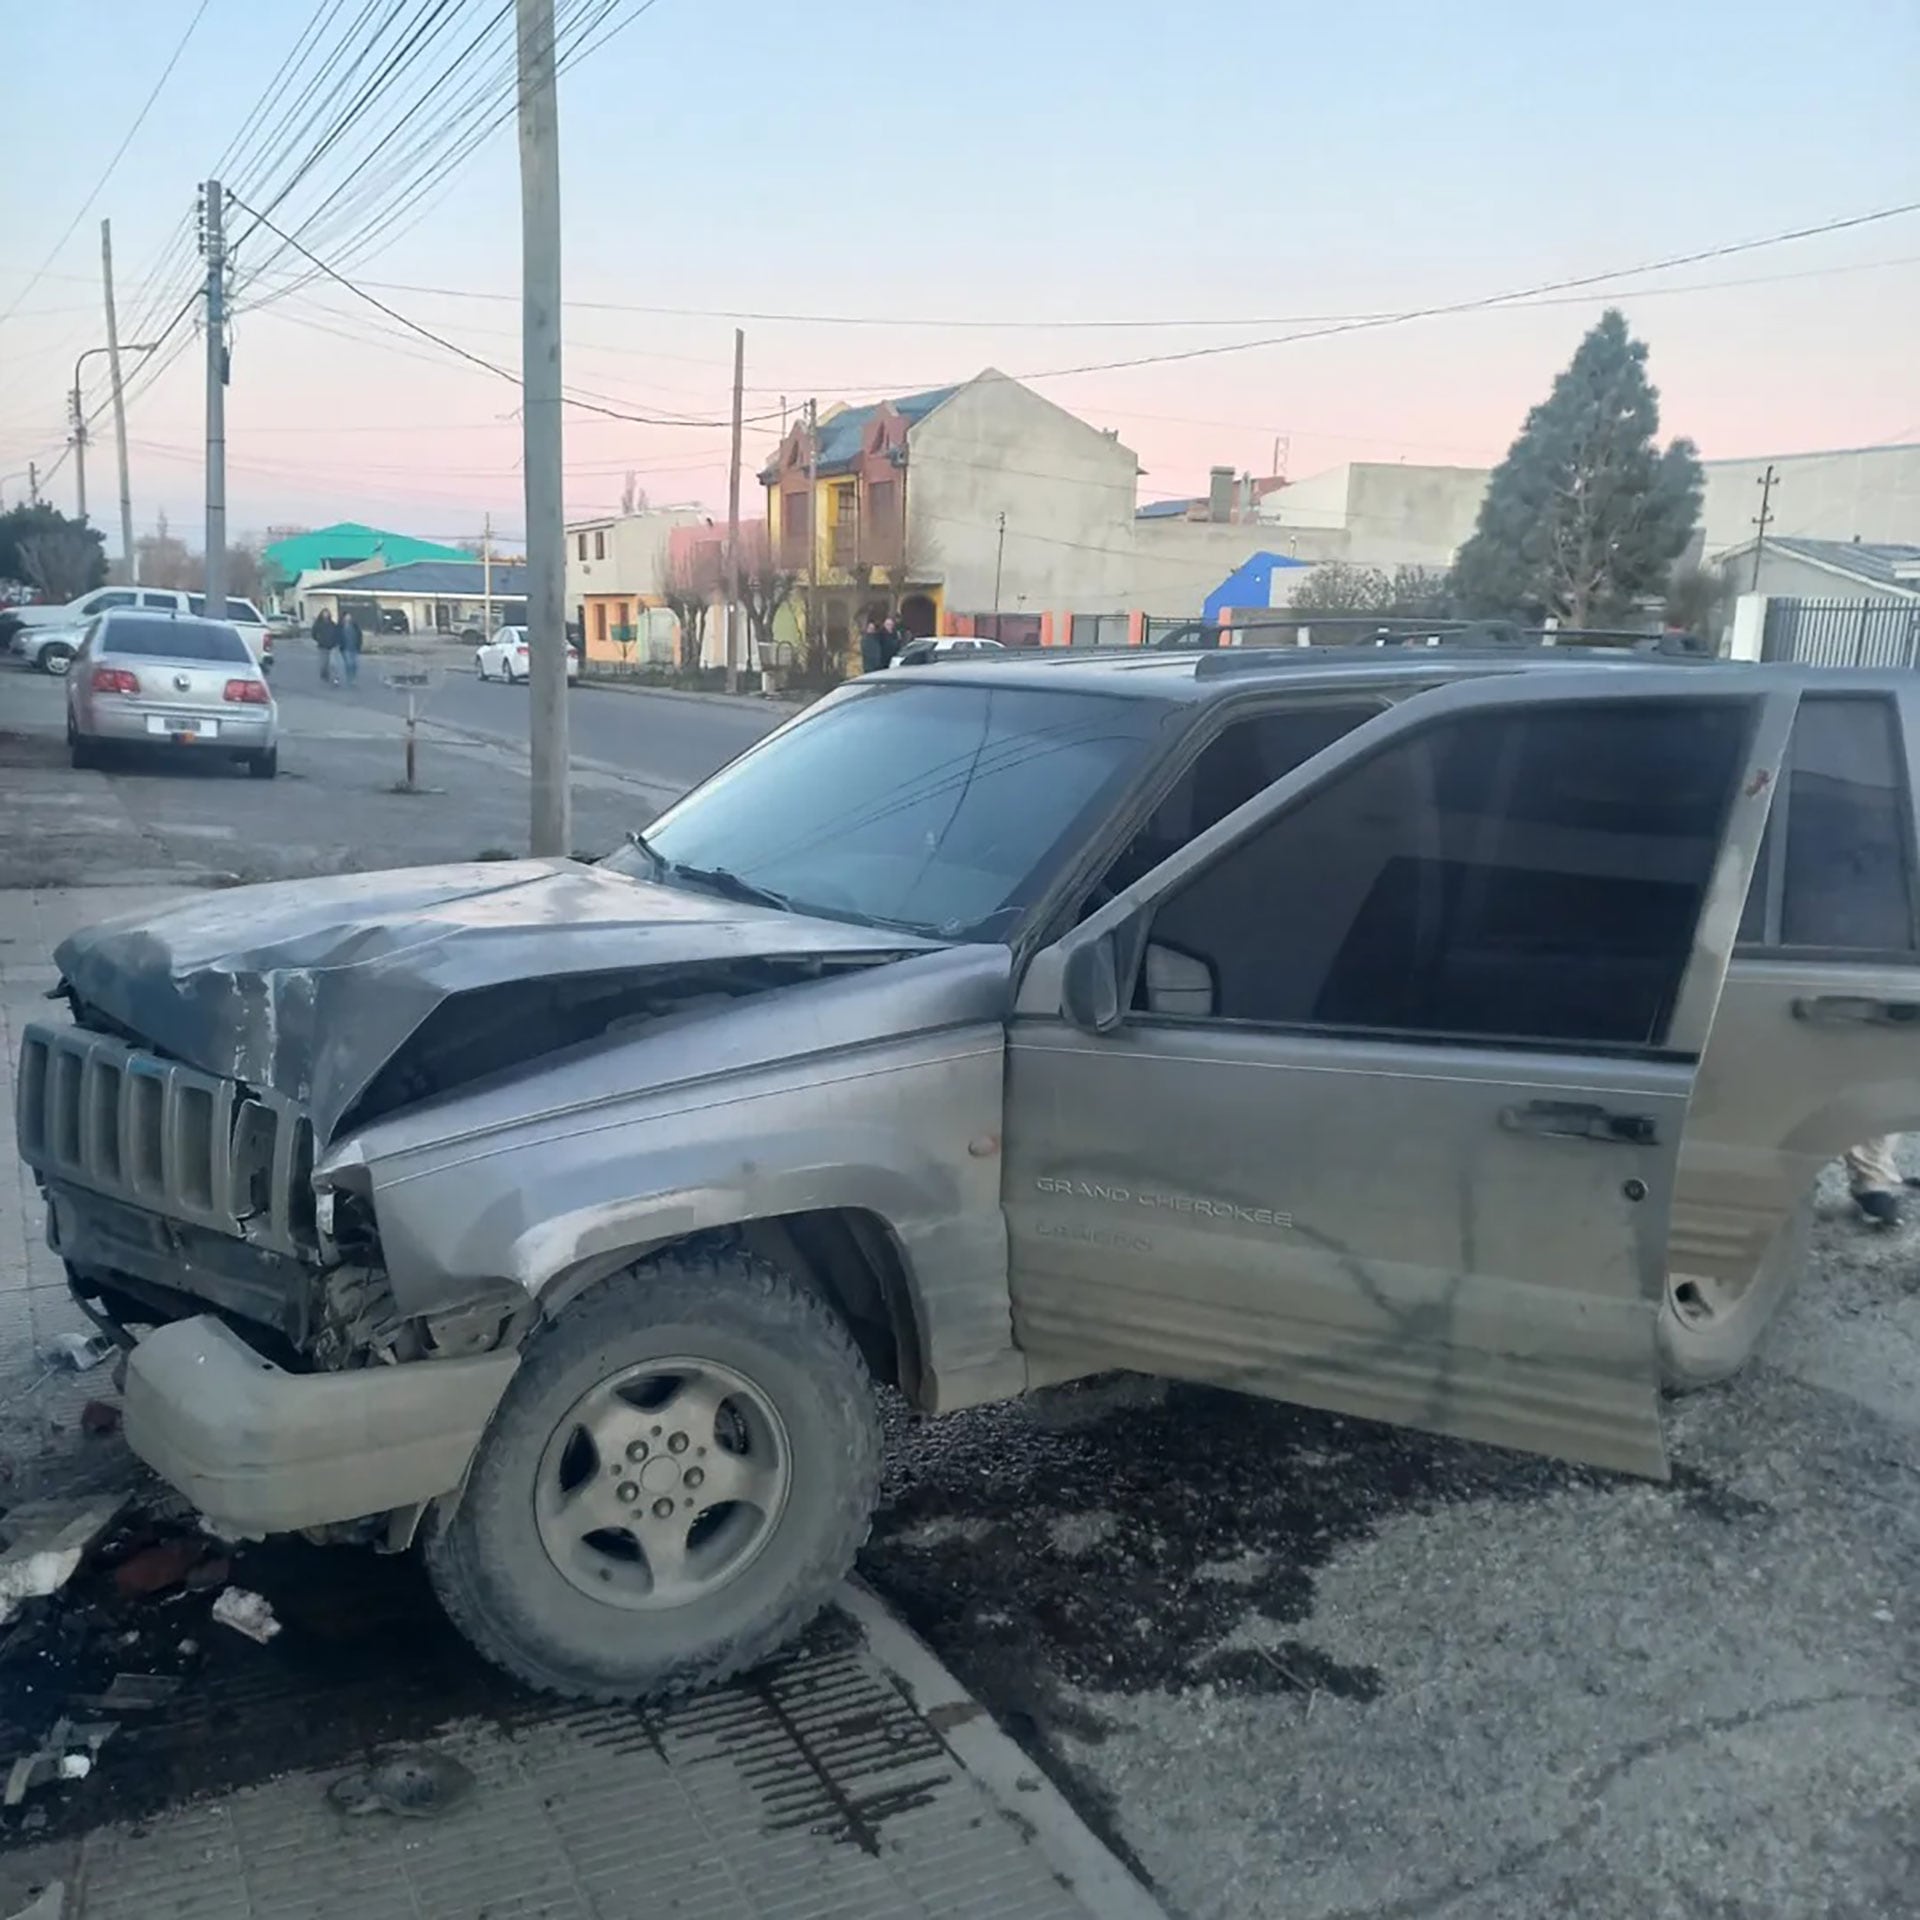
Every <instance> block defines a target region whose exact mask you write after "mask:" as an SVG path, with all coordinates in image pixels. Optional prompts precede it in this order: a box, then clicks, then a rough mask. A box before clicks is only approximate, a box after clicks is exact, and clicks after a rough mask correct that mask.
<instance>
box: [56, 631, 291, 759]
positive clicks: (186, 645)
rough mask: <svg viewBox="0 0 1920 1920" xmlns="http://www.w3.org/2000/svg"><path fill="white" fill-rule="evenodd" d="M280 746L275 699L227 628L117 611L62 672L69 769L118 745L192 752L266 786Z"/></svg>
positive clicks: (87, 635) (85, 639)
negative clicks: (239, 770) (231, 765)
mask: <svg viewBox="0 0 1920 1920" xmlns="http://www.w3.org/2000/svg"><path fill="white" fill-rule="evenodd" d="M279 741H280V716H279V710H278V709H277V708H276V707H275V705H274V700H273V694H272V692H271V690H270V689H269V688H268V686H267V683H266V680H265V678H264V677H263V676H262V675H261V674H260V672H259V671H258V670H257V668H256V663H255V661H254V657H253V651H252V649H251V648H250V647H249V646H248V645H247V643H246V642H245V641H244V640H243V639H242V638H241V637H240V635H239V633H238V632H236V631H235V629H234V628H233V627H231V626H230V625H228V624H227V623H226V622H225V621H223V620H198V619H195V618H193V617H192V616H191V615H180V614H159V613H144V612H140V611H133V612H127V611H123V610H116V611H114V612H111V613H108V614H104V615H102V616H101V617H100V618H99V619H97V620H93V621H90V622H89V623H88V625H87V628H86V630H85V633H84V634H83V635H82V638H81V644H80V646H79V648H78V650H77V651H76V652H75V654H74V656H73V661H72V665H71V667H70V669H69V671H68V673H67V752H68V757H69V758H70V759H71V760H72V762H73V764H74V765H75V766H76V767H90V766H96V765H98V764H99V762H100V760H101V758H102V756H103V755H105V754H107V753H109V752H111V751H113V750H114V749H116V748H122V747H134V746H138V747H143V748H159V749H167V750H174V751H177V750H182V749H190V750H191V751H192V752H193V754H194V755H195V756H196V757H197V758H200V759H221V760H225V761H229V762H233V761H237V762H238V763H239V764H240V765H242V766H244V767H245V768H246V770H247V771H248V772H249V773H250V774H252V775H253V776H254V778H255V779H259V780H271V779H272V778H273V777H274V775H275V774H276V773H277V772H278V771H279V765H280V746H279Z"/></svg>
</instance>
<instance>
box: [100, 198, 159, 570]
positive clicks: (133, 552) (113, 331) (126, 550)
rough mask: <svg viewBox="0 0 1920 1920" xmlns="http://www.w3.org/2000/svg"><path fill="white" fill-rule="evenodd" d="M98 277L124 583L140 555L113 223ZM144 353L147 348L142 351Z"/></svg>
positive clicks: (104, 227)
mask: <svg viewBox="0 0 1920 1920" xmlns="http://www.w3.org/2000/svg"><path fill="white" fill-rule="evenodd" d="M100 278H101V283H102V284H103V285H104V287H105V288H106V294H107V355H108V359H107V366H108V368H109V369H110V371H111V373H112V375H113V446H114V452H115V453H116V454H118V455H119V457H120V562H121V565H122V566H124V567H125V568H126V570H127V584H128V585H129V586H135V585H137V584H138V583H139V579H140V552H139V549H138V548H137V547H136V546H135V545H134V544H133V488H132V486H131V484H130V483H129V481H128V479H127V402H126V395H125V393H124V392H123V390H122V388H121V385H120V325H119V322H118V321H117V320H116V319H115V318H114V313H113V223H112V222H111V221H108V220H102V221H101V222H100ZM143 351H147V349H143Z"/></svg>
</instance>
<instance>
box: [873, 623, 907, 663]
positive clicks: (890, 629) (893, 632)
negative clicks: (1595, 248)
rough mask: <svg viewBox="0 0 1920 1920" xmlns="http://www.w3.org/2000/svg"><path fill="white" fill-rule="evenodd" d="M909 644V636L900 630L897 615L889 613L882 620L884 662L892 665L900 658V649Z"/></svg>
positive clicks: (881, 638)
mask: <svg viewBox="0 0 1920 1920" xmlns="http://www.w3.org/2000/svg"><path fill="white" fill-rule="evenodd" d="M906 644H907V636H906V635H905V634H904V633H902V632H901V631H900V621H899V618H898V616H897V615H894V614H891V613H890V614H888V615H887V617H886V618H885V619H884V620H882V621H881V622H880V651H881V654H882V655H883V656H884V657H883V661H882V664H883V665H885V666H889V667H890V666H892V665H893V663H894V662H895V661H896V660H898V659H899V658H900V649H901V648H902V647H904V646H905V645H906Z"/></svg>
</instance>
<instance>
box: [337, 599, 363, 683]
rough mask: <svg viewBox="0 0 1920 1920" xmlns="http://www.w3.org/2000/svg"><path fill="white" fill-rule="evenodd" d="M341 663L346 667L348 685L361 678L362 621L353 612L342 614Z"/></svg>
mask: <svg viewBox="0 0 1920 1920" xmlns="http://www.w3.org/2000/svg"><path fill="white" fill-rule="evenodd" d="M340 664H341V665H342V666H343V667H344V668H345V669H346V673H347V685H348V686H352V685H353V684H354V682H355V681H357V680H358V679H359V678H360V622H359V621H358V620H356V619H355V618H354V617H353V615H352V613H351V612H347V613H343V614H342V615H341V616H340Z"/></svg>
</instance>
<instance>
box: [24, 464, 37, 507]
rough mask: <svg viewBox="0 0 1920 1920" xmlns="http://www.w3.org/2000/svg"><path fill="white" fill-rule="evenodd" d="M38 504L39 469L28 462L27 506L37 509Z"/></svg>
mask: <svg viewBox="0 0 1920 1920" xmlns="http://www.w3.org/2000/svg"><path fill="white" fill-rule="evenodd" d="M39 504H40V469H39V468H38V467H37V466H35V465H34V463H33V462H32V461H31V460H29V461H28V462H27V505H28V506H30V507H37V506H38V505H39Z"/></svg>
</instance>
